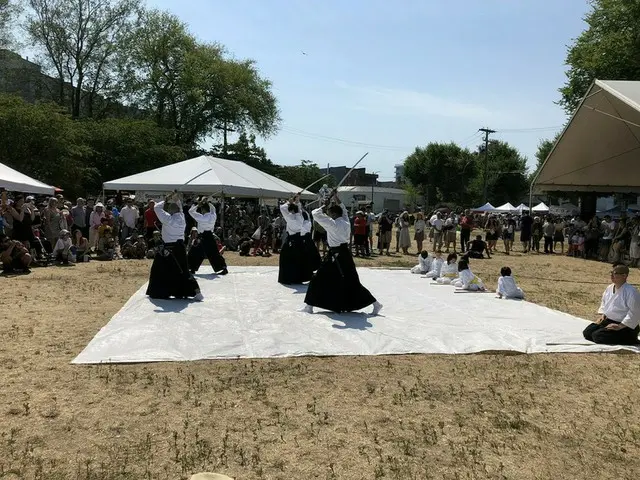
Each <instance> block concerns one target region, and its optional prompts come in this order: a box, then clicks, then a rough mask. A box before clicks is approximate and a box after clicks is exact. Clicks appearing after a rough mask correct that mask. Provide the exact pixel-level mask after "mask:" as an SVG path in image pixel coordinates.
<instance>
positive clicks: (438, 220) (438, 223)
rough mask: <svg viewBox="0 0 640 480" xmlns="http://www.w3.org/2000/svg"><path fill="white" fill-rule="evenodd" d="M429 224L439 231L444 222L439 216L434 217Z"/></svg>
mask: <svg viewBox="0 0 640 480" xmlns="http://www.w3.org/2000/svg"><path fill="white" fill-rule="evenodd" d="M431 225H432V226H433V227H434V228H435V229H436V232H441V231H442V225H444V222H443V221H442V219H441V218H436V219H435V220H432V221H431Z"/></svg>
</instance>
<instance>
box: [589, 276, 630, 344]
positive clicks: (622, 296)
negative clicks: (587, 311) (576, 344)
mask: <svg viewBox="0 0 640 480" xmlns="http://www.w3.org/2000/svg"><path fill="white" fill-rule="evenodd" d="M628 278H629V267H627V266H626V265H616V266H615V267H613V269H612V270H611V285H609V286H608V287H607V288H606V290H605V291H604V293H603V294H602V302H601V303H600V308H599V309H598V313H599V314H600V318H599V319H598V320H597V321H596V322H595V323H592V324H591V325H589V326H588V327H587V328H585V329H584V332H582V334H583V335H584V338H586V339H587V340H589V341H591V342H594V343H602V344H605V345H636V344H637V343H638V332H640V327H639V326H638V322H639V321H640V293H639V292H638V290H637V289H636V288H635V287H634V286H633V285H631V284H629V283H627V279H628Z"/></svg>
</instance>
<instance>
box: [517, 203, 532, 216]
mask: <svg viewBox="0 0 640 480" xmlns="http://www.w3.org/2000/svg"><path fill="white" fill-rule="evenodd" d="M516 210H517V211H518V212H519V213H520V214H521V215H522V212H528V211H529V206H528V205H525V204H524V203H521V204H520V205H518V206H517V207H516Z"/></svg>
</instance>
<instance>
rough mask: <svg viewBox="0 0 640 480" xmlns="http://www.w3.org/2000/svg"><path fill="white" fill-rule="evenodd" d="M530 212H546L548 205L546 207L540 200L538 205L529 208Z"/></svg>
mask: <svg viewBox="0 0 640 480" xmlns="http://www.w3.org/2000/svg"><path fill="white" fill-rule="evenodd" d="M531 211H532V212H548V211H549V207H547V206H546V205H545V204H544V202H540V203H539V204H538V205H536V206H535V207H533V208H532V209H531Z"/></svg>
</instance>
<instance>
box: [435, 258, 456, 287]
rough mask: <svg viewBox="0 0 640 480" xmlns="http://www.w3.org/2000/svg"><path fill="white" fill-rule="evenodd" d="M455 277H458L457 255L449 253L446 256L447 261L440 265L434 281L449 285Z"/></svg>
mask: <svg viewBox="0 0 640 480" xmlns="http://www.w3.org/2000/svg"><path fill="white" fill-rule="evenodd" d="M456 278H458V255H456V254H455V253H450V254H449V256H448V257H447V263H445V264H444V265H443V266H442V270H441V271H440V276H439V277H438V278H437V279H436V282H438V283H440V284H442V285H450V284H451V282H453V281H454V280H455V279H456Z"/></svg>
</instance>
